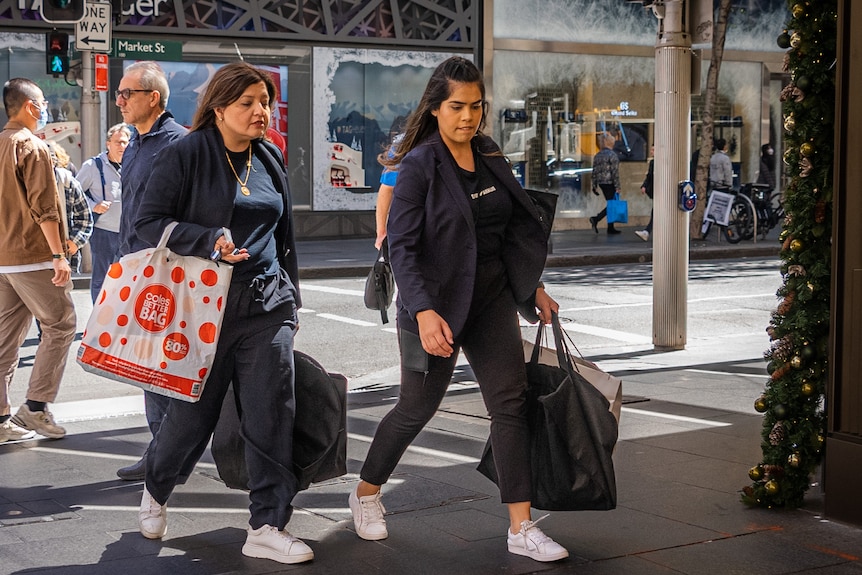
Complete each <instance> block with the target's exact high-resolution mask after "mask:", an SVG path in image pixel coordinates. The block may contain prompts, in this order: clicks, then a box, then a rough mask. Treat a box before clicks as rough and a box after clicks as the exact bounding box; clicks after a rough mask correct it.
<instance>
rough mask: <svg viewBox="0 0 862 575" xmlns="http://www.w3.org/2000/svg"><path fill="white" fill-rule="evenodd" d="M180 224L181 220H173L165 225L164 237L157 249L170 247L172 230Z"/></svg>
mask: <svg viewBox="0 0 862 575" xmlns="http://www.w3.org/2000/svg"><path fill="white" fill-rule="evenodd" d="M178 225H179V222H177V221H173V222H171V223H169V224H168V225H167V226H165V231H163V232H162V237H161V239H160V240H159V244H158V245H157V246H156V249H159V250H163V249H165V248H167V247H168V240H169V239H170V238H171V232H173V231H174V228H176V227H177V226H178Z"/></svg>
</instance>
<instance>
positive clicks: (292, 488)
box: [146, 272, 298, 530]
mask: <svg viewBox="0 0 862 575" xmlns="http://www.w3.org/2000/svg"><path fill="white" fill-rule="evenodd" d="M284 277H286V273H284V272H280V274H279V277H278V278H273V279H270V280H269V281H268V282H266V284H265V285H261V284H260V283H259V281H258V280H254V282H253V283H252V284H251V285H245V284H242V283H239V282H234V283H232V284H231V288H230V291H229V292H228V296H227V302H226V304H225V315H224V320H223V323H222V330H221V333H220V334H219V340H218V348H217V351H216V359H215V362H214V363H213V366H212V371H211V374H210V377H209V379H207V382H206V385H205V386H204V391H203V393H202V394H201V398H200V400H199V401H198V402H197V403H188V402H185V401H182V400H177V399H172V400H171V401H170V402H169V404H168V406H167V414H166V415H165V417H164V419H163V420H162V422H161V426H160V427H159V430H158V433H157V434H156V436H155V438H153V441H152V443H150V450H149V454H148V456H147V477H146V485H147V491H149V492H150V494H151V495H152V496H153V498H154V499H155V500H156V501H158V502H159V503H160V504H162V505H164V504H165V503H167V501H168V498H169V497H170V495H171V492H172V491H173V490H174V487H175V486H176V485H177V484H178V483H181V482H183V480H184V477H183V475H184V473H185V472H186V471H185V470H187V469H190V468H191V467H193V466H194V463H196V462H197V461H198V459H200V457H201V455H202V454H203V452H204V450H205V449H206V447H207V445H208V443H209V440H210V436H212V433H213V430H214V429H215V426H216V423H217V422H218V418H219V415H220V413H221V406H222V402H223V400H224V396H225V393H226V392H227V389H228V385H229V384H230V383H231V381H233V385H234V392H235V393H236V396H237V397H236V399H237V405H238V406H239V408H240V410H241V414H240V421H241V434H242V438H243V439H244V440H245V458H246V465H247V466H248V475H249V484H248V488H249V499H250V501H251V503H250V505H249V510H250V511H251V519H250V520H249V525H250V526H251V527H252V529H259V528H260V527H262V526H263V525H267V524H268V525H271V526H273V527H276V528H278V529H279V530H281V529H284V526H285V525H287V522H288V521H289V520H290V516H291V514H292V512H293V506H292V501H293V498H294V496H295V495H296V493H297V491H298V482H297V479H296V475H295V474H294V471H293V422H294V418H295V413H296V402H295V398H294V367H293V336H294V332H295V330H296V307H295V305H294V304H293V295H292V293H293V287H292V286H291V285H287V284H284V283H283V278H284ZM274 284H278V285H274ZM267 288H269V289H267ZM273 305H274V307H271V306H273Z"/></svg>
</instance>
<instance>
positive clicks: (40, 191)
mask: <svg viewBox="0 0 862 575" xmlns="http://www.w3.org/2000/svg"><path fill="white" fill-rule="evenodd" d="M3 105H4V106H5V108H6V115H7V116H8V117H9V122H8V123H7V124H6V126H5V127H4V128H3V132H2V133H0V213H2V214H3V217H2V218H0V245H2V246H3V249H2V250H0V334H2V335H0V377H2V378H3V379H2V381H0V443H3V442H6V441H14V440H16V439H22V438H25V437H27V436H32V435H33V432H35V433H38V434H40V435H42V436H44V437H48V438H51V439H60V438H61V437H63V436H65V435H66V430H65V429H63V428H62V427H60V426H59V425H57V424H56V423H55V422H54V417H53V416H52V415H51V412H50V411H48V403H50V402H53V401H54V400H55V399H56V397H57V390H58V389H59V387H60V379H61V378H62V376H63V370H64V369H65V367H66V358H67V355H68V352H69V346H70V345H71V343H72V339H73V338H74V336H75V320H76V318H75V308H74V305H73V303H72V297H71V291H72V282H71V269H70V267H69V262H68V261H67V260H66V255H67V253H66V242H65V238H66V229H65V228H66V226H65V223H64V222H65V213H64V212H65V201H64V200H63V199H61V198H60V196H59V194H58V193H57V184H56V181H55V180H54V166H53V163H52V161H51V154H50V152H49V151H48V147H47V146H46V145H45V143H44V142H42V140H40V139H39V138H38V137H36V136H34V135H33V132H35V131H37V130H38V129H40V128H41V127H43V126H44V125H45V123H46V122H47V120H48V102H47V101H46V100H45V96H44V95H43V93H42V90H41V89H40V88H39V86H37V85H36V84H35V83H33V82H32V81H30V80H27V79H26V78H13V79H11V80H9V81H8V82H6V84H5V85H4V86H3ZM34 317H35V318H36V319H38V320H39V322H40V323H41V325H42V341H41V342H40V343H39V347H38V349H37V351H36V357H35V359H34V360H33V371H32V373H31V375H30V382H29V386H28V388H27V394H26V401H25V403H24V404H23V405H21V407H20V408H18V411H17V413H16V414H15V416H14V417H12V416H11V403H10V401H9V388H10V387H11V385H12V379H13V376H14V375H15V368H16V367H17V365H18V349H19V348H20V347H21V345H22V344H23V343H24V338H25V337H26V335H27V331H28V330H29V328H30V326H31V325H32V323H33V318H34Z"/></svg>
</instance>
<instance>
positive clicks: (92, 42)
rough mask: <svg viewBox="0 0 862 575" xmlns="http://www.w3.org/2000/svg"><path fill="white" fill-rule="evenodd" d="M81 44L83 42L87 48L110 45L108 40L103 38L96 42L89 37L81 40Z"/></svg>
mask: <svg viewBox="0 0 862 575" xmlns="http://www.w3.org/2000/svg"><path fill="white" fill-rule="evenodd" d="M81 42H83V43H84V44H86V45H87V46H89V45H90V44H107V43H108V41H107V40H104V39H102V38H99V39H98V40H96V39H93V40H91V39H90V37H89V36H84V37H83V38H81Z"/></svg>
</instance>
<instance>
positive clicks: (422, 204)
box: [387, 133, 548, 338]
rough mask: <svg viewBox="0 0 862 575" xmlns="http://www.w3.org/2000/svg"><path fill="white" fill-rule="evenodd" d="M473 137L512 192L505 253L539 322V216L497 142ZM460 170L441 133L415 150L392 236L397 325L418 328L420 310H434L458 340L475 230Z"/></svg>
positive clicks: (543, 242)
mask: <svg viewBox="0 0 862 575" xmlns="http://www.w3.org/2000/svg"><path fill="white" fill-rule="evenodd" d="M474 142H475V143H476V145H477V149H478V150H479V161H482V162H484V164H485V165H486V166H487V167H488V169H489V170H490V171H491V172H492V173H493V174H494V177H495V179H496V180H497V181H498V182H499V183H500V184H502V186H503V187H504V188H505V190H506V191H507V192H508V193H509V195H510V196H511V198H512V217H511V219H510V220H509V223H508V225H507V227H506V232H505V237H504V241H503V247H502V254H501V257H502V259H503V264H504V265H505V268H506V272H507V275H508V279H509V285H510V287H511V290H512V293H513V295H514V296H515V301H516V303H517V304H518V305H519V306H520V307H521V314H522V315H523V316H524V317H525V318H526V319H527V320H528V321H533V322H535V321H537V319H538V317H537V315H536V313H535V295H536V287H537V286H538V283H539V279H540V278H541V276H542V271H543V269H544V267H545V259H546V258H547V254H548V242H547V238H546V236H545V233H544V231H543V229H542V225H541V216H540V214H539V212H538V211H537V210H536V208H535V206H534V205H533V202H532V200H530V197H529V196H528V195H527V193H526V192H525V191H524V189H523V188H522V187H521V186H520V184H518V181H517V180H516V179H515V177H514V176H513V175H512V170H511V168H510V167H509V164H508V162H507V161H506V159H505V157H503V155H502V154H500V149H499V147H498V146H497V144H495V143H494V141H493V140H492V139H491V138H489V137H487V136H483V135H477V136H476V137H475V138H474ZM487 154H496V155H487ZM457 169H458V168H457V165H456V164H455V161H454V159H453V158H452V156H451V154H450V153H449V151H448V149H447V148H446V145H445V144H444V143H443V141H442V140H441V138H440V135H439V133H435V134H434V135H433V136H431V137H429V138H428V139H427V140H425V141H423V142H422V143H420V144H419V145H418V146H416V147H415V148H414V149H413V150H411V151H410V152H409V153H408V154H407V155H406V156H404V158H403V159H402V161H401V165H400V166H399V168H398V180H397V182H396V184H395V191H394V193H393V199H392V206H391V207H390V210H389V223H388V225H387V237H388V238H389V257H390V261H391V263H392V272H393V274H394V276H395V282H396V284H397V285H398V322H399V326H400V327H401V328H403V329H408V330H410V331H413V332H414V333H418V324H417V323H416V314H417V313H419V312H421V311H424V310H428V309H433V310H434V311H436V312H437V313H438V314H440V316H441V317H443V319H444V320H446V322H447V323H448V324H449V327H450V329H451V330H452V333H453V334H454V336H455V337H456V338H457V337H458V335H459V334H460V332H461V330H462V329H463V328H464V322H465V321H466V319H467V315H468V312H469V310H470V302H471V300H472V296H473V285H474V283H475V280H476V250H477V244H476V229H475V225H474V222H473V212H472V209H471V207H470V203H469V200H468V199H467V196H466V195H465V193H464V189H463V187H462V185H461V181H460V179H459V177H458V172H457Z"/></svg>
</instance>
